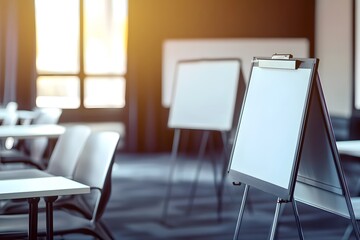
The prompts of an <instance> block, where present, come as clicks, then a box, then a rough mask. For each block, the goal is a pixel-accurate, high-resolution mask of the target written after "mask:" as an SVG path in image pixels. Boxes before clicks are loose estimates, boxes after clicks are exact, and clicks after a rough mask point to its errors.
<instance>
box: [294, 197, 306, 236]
mask: <svg viewBox="0 0 360 240" xmlns="http://www.w3.org/2000/svg"><path fill="white" fill-rule="evenodd" d="M292 207H293V211H294V216H295V221H296V226H297V229H298V233H299V239H300V240H303V239H304V234H303V231H302V227H301V222H300V217H299V211H298V208H297V205H296V201H295V200H294V199H293V200H292Z"/></svg>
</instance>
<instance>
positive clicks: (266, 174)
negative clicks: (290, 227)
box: [228, 55, 360, 240]
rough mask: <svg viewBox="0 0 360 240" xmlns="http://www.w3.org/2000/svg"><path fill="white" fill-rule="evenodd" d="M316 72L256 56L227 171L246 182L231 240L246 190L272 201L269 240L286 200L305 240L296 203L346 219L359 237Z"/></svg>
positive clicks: (309, 64) (306, 63)
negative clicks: (271, 197)
mask: <svg viewBox="0 0 360 240" xmlns="http://www.w3.org/2000/svg"><path fill="white" fill-rule="evenodd" d="M317 67H318V60H317V59H294V58H291V57H290V56H279V55H275V56H273V57H272V58H254V62H253V66H252V70H251V71H252V72H251V78H250V81H249V85H248V88H247V92H246V95H245V99H244V103H243V106H242V109H241V114H240V119H239V124H238V128H237V133H236V136H235V140H234V146H233V149H232V153H231V158H230V161H231V162H230V164H229V169H228V172H229V175H230V176H231V178H233V179H234V181H235V182H241V183H244V184H245V191H244V195H243V199H242V203H241V207H240V211H239V216H238V220H237V224H236V229H235V234H234V238H233V239H234V240H235V239H237V237H238V234H239V230H240V226H241V221H242V217H243V212H244V206H245V203H246V198H247V195H248V191H249V187H250V186H251V187H255V188H258V189H260V190H262V191H264V192H267V193H270V194H273V195H275V196H277V198H278V200H277V203H276V209H275V214H274V219H273V223H272V228H271V232H270V235H269V238H270V239H274V237H275V233H276V227H277V222H278V218H279V215H280V210H281V206H282V204H283V203H288V202H291V203H292V207H293V211H294V216H295V221H296V223H297V227H298V233H299V237H300V239H303V232H302V228H301V222H300V218H299V214H298V210H297V205H296V201H299V202H302V203H305V204H307V205H310V206H313V207H316V208H318V209H322V210H326V211H328V212H331V213H335V214H338V215H340V216H343V217H347V218H349V219H350V220H351V223H352V225H353V227H354V230H355V234H356V237H357V239H360V235H359V229H358V226H357V224H356V220H355V215H354V211H353V207H352V204H351V200H350V194H349V191H348V188H347V185H346V181H345V177H344V174H343V170H342V167H341V164H340V159H339V154H338V152H337V148H336V142H335V136H334V133H333V130H332V126H331V122H330V117H329V114H328V112H327V108H326V104H325V99H324V96H323V93H322V88H321V84H320V79H319V77H318V75H317Z"/></svg>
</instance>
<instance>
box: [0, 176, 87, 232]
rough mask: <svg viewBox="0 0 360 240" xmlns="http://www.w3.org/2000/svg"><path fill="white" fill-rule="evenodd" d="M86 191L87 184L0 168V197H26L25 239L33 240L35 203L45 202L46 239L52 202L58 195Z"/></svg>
mask: <svg viewBox="0 0 360 240" xmlns="http://www.w3.org/2000/svg"><path fill="white" fill-rule="evenodd" d="M86 193H90V187H89V186H86V185H84V184H81V183H78V182H76V181H73V180H70V179H67V178H64V177H60V176H53V175H51V174H48V173H46V172H44V171H41V170H37V169H22V170H9V171H0V199H20V198H25V199H28V202H29V239H37V221H38V220H37V215H38V202H39V199H40V197H43V198H44V199H45V202H46V226H47V239H53V202H54V201H55V200H56V199H57V197H58V196H61V195H73V194H86Z"/></svg>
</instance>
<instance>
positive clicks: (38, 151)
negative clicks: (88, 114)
mask: <svg viewBox="0 0 360 240" xmlns="http://www.w3.org/2000/svg"><path fill="white" fill-rule="evenodd" d="M35 111H36V112H37V113H38V115H37V117H36V118H35V119H34V121H33V122H32V124H57V123H58V122H59V119H60V116H61V114H62V109H59V108H38V109H36V110H35ZM48 142H49V139H48V138H47V137H38V138H34V139H27V140H25V143H24V147H25V151H27V152H28V153H29V155H30V156H31V158H32V159H33V160H34V161H37V162H41V161H42V160H43V157H44V153H45V150H46V148H47V146H48Z"/></svg>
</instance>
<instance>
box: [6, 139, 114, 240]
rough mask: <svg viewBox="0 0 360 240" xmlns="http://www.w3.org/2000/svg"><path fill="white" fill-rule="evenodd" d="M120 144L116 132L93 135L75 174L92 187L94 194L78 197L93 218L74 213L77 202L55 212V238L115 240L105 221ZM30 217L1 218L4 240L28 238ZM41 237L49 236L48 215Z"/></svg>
mask: <svg viewBox="0 0 360 240" xmlns="http://www.w3.org/2000/svg"><path fill="white" fill-rule="evenodd" d="M118 142H119V134H118V133H116V132H93V133H91V135H90V136H89V138H88V140H87V141H86V143H85V146H84V148H83V151H82V153H81V155H80V157H79V160H78V164H77V167H76V170H75V173H74V178H73V179H74V180H75V181H78V182H81V183H83V184H86V185H88V186H90V189H91V194H85V195H83V196H82V195H75V196H74V198H76V199H77V201H79V202H81V203H82V204H81V206H82V208H84V209H87V210H89V213H91V216H90V217H84V216H83V215H81V214H79V212H78V211H76V210H72V207H71V205H72V203H73V202H74V201H73V200H72V201H70V202H69V203H68V205H65V204H64V205H63V207H62V208H61V209H55V210H54V212H53V219H54V222H53V227H54V229H53V230H54V235H66V234H72V233H81V234H87V235H92V236H94V237H97V238H99V239H103V240H107V239H113V237H112V235H111V233H110V232H109V231H108V230H107V228H106V226H105V225H104V224H103V223H102V222H101V215H102V214H103V212H104V210H105V208H106V204H107V202H108V200H109V196H110V192H111V172H112V164H113V160H114V154H115V151H116V147H117V144H118ZM27 230H28V215H27V214H15V215H0V238H6V239H19V238H20V237H26V236H27ZM38 235H39V236H45V235H46V215H45V213H44V212H41V213H39V215H38Z"/></svg>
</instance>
